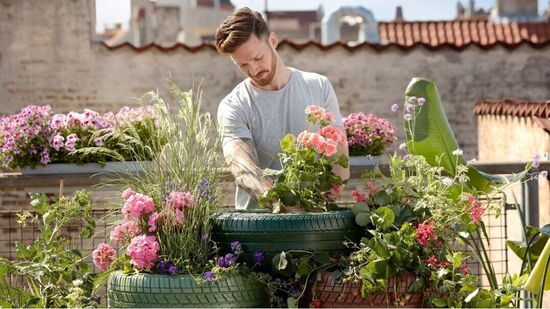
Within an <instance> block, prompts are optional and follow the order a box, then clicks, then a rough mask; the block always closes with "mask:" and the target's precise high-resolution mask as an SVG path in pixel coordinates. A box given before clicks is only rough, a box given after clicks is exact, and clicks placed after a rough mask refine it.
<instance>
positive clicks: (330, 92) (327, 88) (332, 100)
mask: <svg viewBox="0 0 550 309" xmlns="http://www.w3.org/2000/svg"><path fill="white" fill-rule="evenodd" d="M323 91H324V93H325V106H324V108H325V109H326V110H327V111H328V112H332V113H333V114H334V124H335V125H336V126H337V127H343V126H344V123H343V121H342V114H341V113H340V105H339V104H338V98H336V93H335V92H334V89H333V88H332V84H331V83H330V81H329V80H328V78H326V77H325V78H324V79H323Z"/></svg>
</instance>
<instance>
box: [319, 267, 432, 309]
mask: <svg viewBox="0 0 550 309" xmlns="http://www.w3.org/2000/svg"><path fill="white" fill-rule="evenodd" d="M415 280H416V277H415V275H414V274H411V273H403V274H402V275H401V276H399V277H393V278H391V279H390V282H389V283H388V288H387V290H386V291H382V292H376V293H372V294H369V295H367V296H366V297H365V298H363V297H362V296H361V285H360V284H346V285H342V284H339V283H338V282H336V280H334V276H333V273H332V272H326V273H323V275H322V277H321V281H319V282H317V286H316V288H315V291H314V294H315V299H316V300H317V301H315V300H314V301H312V304H313V303H314V302H315V303H314V305H316V306H317V307H321V308H350V307H360V308H376V307H401V308H418V307H422V303H423V295H422V293H410V292H408V289H409V287H410V286H411V285H412V284H413V283H414V281H415ZM394 287H395V288H394Z"/></svg>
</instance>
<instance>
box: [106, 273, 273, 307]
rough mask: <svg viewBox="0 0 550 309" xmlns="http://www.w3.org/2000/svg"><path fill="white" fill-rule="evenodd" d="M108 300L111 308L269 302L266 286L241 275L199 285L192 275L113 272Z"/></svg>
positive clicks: (241, 305)
mask: <svg viewBox="0 0 550 309" xmlns="http://www.w3.org/2000/svg"><path fill="white" fill-rule="evenodd" d="M107 298H108V306H109V307H110V308H130V307H134V308H153V307H157V308H159V307H164V308H167V307H179V308H203V307H227V308H250V307H264V306H267V302H268V297H267V294H266V291H265V289H264V286H263V285H262V284H258V282H257V281H254V280H253V279H251V278H248V277H245V276H242V275H240V274H236V275H229V276H227V277H225V278H224V279H222V280H218V281H216V282H214V283H212V284H207V283H205V284H203V285H197V283H196V282H195V280H194V279H193V278H192V277H191V276H190V275H178V276H168V275H155V274H132V275H126V274H123V273H122V272H114V273H112V274H111V276H110V277H109V282H108V284H107Z"/></svg>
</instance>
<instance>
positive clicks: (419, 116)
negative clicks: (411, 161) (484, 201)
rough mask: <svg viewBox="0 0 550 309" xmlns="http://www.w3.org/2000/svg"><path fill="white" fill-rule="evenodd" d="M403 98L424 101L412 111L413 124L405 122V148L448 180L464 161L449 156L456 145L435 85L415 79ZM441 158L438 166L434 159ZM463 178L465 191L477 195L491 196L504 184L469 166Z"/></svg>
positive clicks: (459, 157)
mask: <svg viewBox="0 0 550 309" xmlns="http://www.w3.org/2000/svg"><path fill="white" fill-rule="evenodd" d="M405 96H406V98H407V99H408V98H410V97H412V96H415V97H417V98H420V97H422V98H425V99H426V103H425V104H424V105H423V106H422V107H416V110H415V112H414V113H415V120H411V121H405V123H404V124H405V131H406V135H407V146H408V149H409V152H410V153H411V154H416V155H422V156H424V157H425V158H426V160H427V161H428V162H429V163H430V164H431V165H433V166H439V165H440V166H441V167H443V169H445V171H447V172H448V173H449V174H450V175H451V176H455V175H456V174H457V170H456V165H455V164H456V163H458V164H461V165H466V160H465V159H464V157H463V156H462V155H461V156H458V157H457V156H455V155H453V154H452V152H453V151H454V150H456V149H458V148H459V147H458V143H457V141H456V138H455V136H454V134H453V131H452V129H451V126H450V125H449V121H448V120H447V117H446V115H445V111H444V110H443V105H442V103H441V99H440V97H439V93H438V91H437V87H436V85H435V84H434V83H433V82H431V81H429V80H426V79H423V78H418V77H415V78H413V79H412V80H411V82H410V83H409V85H408V86H407V90H406V91H405ZM440 156H442V157H441V163H440V164H438V163H437V161H436V158H438V157H440ZM466 175H467V176H468V178H469V181H468V183H467V184H468V187H470V188H472V187H473V188H475V189H476V190H478V191H483V192H491V191H492V190H493V184H495V183H502V182H504V178H502V177H498V176H494V175H489V174H486V173H482V172H480V171H478V170H477V169H476V168H475V167H473V166H470V167H469V168H468V171H467V172H466Z"/></svg>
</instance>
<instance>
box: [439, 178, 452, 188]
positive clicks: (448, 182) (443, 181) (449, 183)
mask: <svg viewBox="0 0 550 309" xmlns="http://www.w3.org/2000/svg"><path fill="white" fill-rule="evenodd" d="M441 182H442V183H443V184H444V185H446V186H450V185H452V184H453V180H452V179H451V178H449V177H443V179H441Z"/></svg>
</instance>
